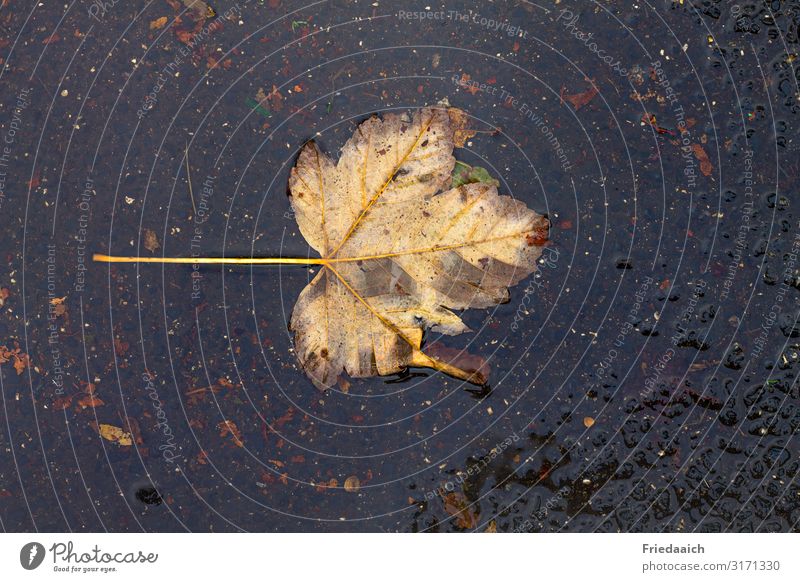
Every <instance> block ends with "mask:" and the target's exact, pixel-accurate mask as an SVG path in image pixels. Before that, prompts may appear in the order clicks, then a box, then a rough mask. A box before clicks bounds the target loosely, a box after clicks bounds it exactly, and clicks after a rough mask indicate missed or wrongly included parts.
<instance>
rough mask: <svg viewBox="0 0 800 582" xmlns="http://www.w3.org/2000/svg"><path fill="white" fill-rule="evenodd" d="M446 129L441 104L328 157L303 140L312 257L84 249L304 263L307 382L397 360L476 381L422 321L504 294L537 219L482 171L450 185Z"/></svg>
mask: <svg viewBox="0 0 800 582" xmlns="http://www.w3.org/2000/svg"><path fill="white" fill-rule="evenodd" d="M453 139H454V128H453V126H452V125H451V118H450V115H449V113H448V110H447V109H446V108H443V107H436V108H424V109H421V110H419V111H417V112H416V113H415V114H413V115H409V114H395V113H392V114H386V115H385V116H384V117H383V119H380V118H379V117H377V116H373V117H371V118H370V119H368V120H367V121H365V122H363V123H362V124H361V125H359V127H358V128H357V129H356V131H355V132H354V134H353V136H352V137H351V138H350V140H349V141H348V142H347V143H346V144H345V146H344V147H343V149H342V153H341V156H340V158H339V160H338V162H334V161H333V160H331V159H330V158H328V157H327V156H326V155H325V154H323V153H322V151H321V150H320V149H319V147H318V146H317V145H316V144H315V143H313V142H310V143H308V144H306V145H305V146H304V147H303V148H302V150H301V152H300V155H299V157H298V160H297V163H296V165H295V167H294V168H293V169H292V171H291V174H290V177H289V195H290V200H291V204H292V208H293V210H294V214H295V218H296V220H297V224H298V227H299V229H300V232H301V233H302V234H303V237H304V238H305V239H306V241H307V242H308V244H309V245H310V246H311V247H313V248H314V250H316V251H317V252H318V253H319V255H320V257H319V258H283V257H274V258H216V257H202V258H198V257H174V258H162V257H113V256H106V255H95V257H94V259H95V260H97V261H104V262H151V263H198V262H199V263H212V264H213V263H228V264H264V265H267V264H294V265H307V266H316V267H319V270H318V271H317V272H316V273H315V275H314V278H313V280H312V281H311V282H310V283H309V284H308V285H307V287H306V288H305V289H304V290H303V291H302V292H301V293H300V296H299V298H298V300H297V303H296V304H295V307H294V310H293V312H292V317H291V321H290V325H289V328H290V330H291V331H292V333H293V334H294V348H295V352H296V355H297V358H298V361H299V363H300V366H301V367H302V369H303V370H304V371H305V373H306V375H307V376H308V377H309V378H310V379H311V381H312V382H313V383H314V385H315V386H317V387H318V388H320V389H323V390H324V389H326V388H329V387H331V386H334V385H335V384H336V383H337V380H338V378H339V377H340V376H341V375H342V374H345V373H346V374H347V375H349V376H351V377H370V376H376V375H390V374H395V373H398V372H401V371H402V370H404V369H406V368H407V367H409V366H418V367H427V368H433V369H434V370H437V371H441V372H444V373H446V374H449V375H451V376H453V377H455V378H459V379H461V380H465V381H469V382H473V383H476V384H482V383H483V382H484V380H485V378H483V375H482V374H481V373H478V372H476V370H469V369H462V368H461V367H459V366H457V365H454V364H451V363H449V362H447V361H444V360H442V359H439V358H437V357H435V356H431V355H429V354H426V353H425V352H424V351H423V349H422V339H423V333H424V332H425V330H428V329H430V330H433V331H435V332H437V333H442V334H446V335H457V334H460V333H464V332H466V331H469V328H468V327H467V325H466V324H465V323H464V322H463V321H462V320H461V318H460V317H459V316H458V315H456V313H454V310H464V309H469V308H477V309H482V308H486V307H490V306H493V305H497V304H499V303H504V302H507V301H508V300H509V289H508V288H509V287H511V286H513V285H516V284H517V283H518V282H519V281H521V280H522V279H524V278H525V277H527V276H528V275H530V274H531V273H532V272H533V271H534V270H535V269H536V260H537V259H538V258H539V256H540V255H541V249H542V246H543V245H544V244H545V243H546V242H547V235H548V228H549V221H548V220H547V219H546V218H545V217H543V216H540V215H539V214H537V213H536V212H534V211H533V210H530V209H529V208H527V207H526V206H525V204H523V203H522V202H520V201H518V200H515V199H513V198H511V197H509V196H500V195H499V194H498V192H497V185H496V181H494V180H492V179H491V177H489V176H488V173H486V174H485V175H483V174H482V173H480V175H479V177H480V178H481V179H478V180H477V181H475V182H474V183H463V184H459V185H458V186H457V187H451V186H452V181H453V178H452V174H453V169H454V166H455V164H456V161H455V158H454V157H453V146H454V143H453ZM468 167H469V166H468ZM484 172H485V171H484ZM473 177H474V176H473ZM487 180H488V181H487Z"/></svg>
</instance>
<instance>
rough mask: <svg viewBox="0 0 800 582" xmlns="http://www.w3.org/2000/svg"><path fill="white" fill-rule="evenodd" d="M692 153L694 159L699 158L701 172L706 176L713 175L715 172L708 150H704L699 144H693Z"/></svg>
mask: <svg viewBox="0 0 800 582" xmlns="http://www.w3.org/2000/svg"><path fill="white" fill-rule="evenodd" d="M692 151H693V152H694V157H696V158H697V161H698V162H700V172H701V173H702V174H703V175H704V176H710V175H711V173H712V172H713V171H714V166H712V165H711V160H710V159H709V157H708V154H707V153H706V150H704V149H703V146H701V145H700V144H699V143H696V144H692Z"/></svg>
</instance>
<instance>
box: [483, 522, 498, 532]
mask: <svg viewBox="0 0 800 582" xmlns="http://www.w3.org/2000/svg"><path fill="white" fill-rule="evenodd" d="M484 533H497V522H496V521H495V520H492V521H490V522H489V525H487V526H486V529H485V530H484Z"/></svg>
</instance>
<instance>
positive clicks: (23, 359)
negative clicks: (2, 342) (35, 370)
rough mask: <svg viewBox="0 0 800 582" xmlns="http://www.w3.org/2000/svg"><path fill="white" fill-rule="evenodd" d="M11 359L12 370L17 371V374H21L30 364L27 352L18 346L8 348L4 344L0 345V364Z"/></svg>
mask: <svg viewBox="0 0 800 582" xmlns="http://www.w3.org/2000/svg"><path fill="white" fill-rule="evenodd" d="M11 361H13V364H12V365H13V366H14V370H15V371H16V372H17V376H19V375H20V374H22V372H24V371H25V368H27V367H28V366H29V365H30V358H29V357H28V354H26V353H24V352H23V351H22V350H20V349H19V348H18V347H15V348H14V349H8V348H7V347H6V346H0V364H5V363H7V362H11Z"/></svg>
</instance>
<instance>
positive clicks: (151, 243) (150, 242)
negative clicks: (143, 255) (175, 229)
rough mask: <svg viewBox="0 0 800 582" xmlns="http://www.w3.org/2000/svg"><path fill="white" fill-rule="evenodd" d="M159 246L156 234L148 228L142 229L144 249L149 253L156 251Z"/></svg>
mask: <svg viewBox="0 0 800 582" xmlns="http://www.w3.org/2000/svg"><path fill="white" fill-rule="evenodd" d="M160 247H161V245H160V244H159V242H158V237H157V236H156V233H155V232H154V231H152V230H150V229H149V228H145V229H144V248H146V249H147V250H148V251H150V252H151V253H153V252H155V251H156V249H158V248H160Z"/></svg>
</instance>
